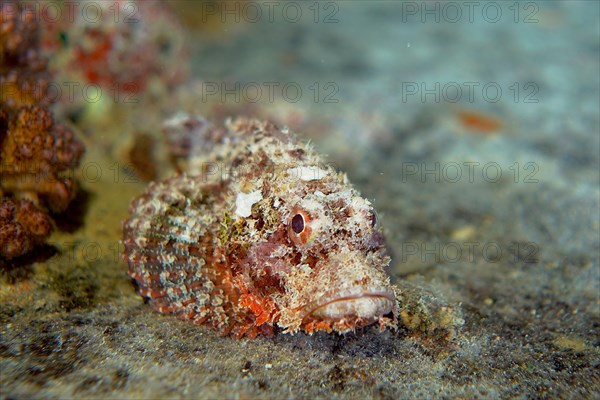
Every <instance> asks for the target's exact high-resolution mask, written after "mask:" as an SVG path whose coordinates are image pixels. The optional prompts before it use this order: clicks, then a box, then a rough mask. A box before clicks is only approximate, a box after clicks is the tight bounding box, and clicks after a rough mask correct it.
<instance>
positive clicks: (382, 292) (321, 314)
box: [302, 287, 396, 321]
mask: <svg viewBox="0 0 600 400" xmlns="http://www.w3.org/2000/svg"><path fill="white" fill-rule="evenodd" d="M395 305H396V295H395V294H394V292H392V291H391V290H389V289H387V288H384V287H372V288H364V287H355V288H350V289H346V290H343V291H338V292H333V293H329V294H325V295H324V296H322V297H321V298H319V299H318V300H316V301H314V302H312V303H309V304H307V305H306V306H305V307H303V308H302V311H303V312H304V315H303V317H302V320H303V321H305V320H307V319H309V318H316V319H319V320H340V319H344V318H353V319H360V320H364V321H374V320H377V319H378V318H380V317H382V316H384V315H386V314H389V313H390V312H392V311H393V310H394V307H395Z"/></svg>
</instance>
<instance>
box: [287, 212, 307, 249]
mask: <svg viewBox="0 0 600 400" xmlns="http://www.w3.org/2000/svg"><path fill="white" fill-rule="evenodd" d="M291 215H292V217H291V219H290V220H289V223H288V235H289V237H290V239H291V240H292V242H294V243H296V244H304V243H306V242H308V240H309V239H310V236H311V232H312V229H311V228H310V221H311V217H310V214H309V213H307V212H306V211H304V210H303V209H301V208H296V209H294V211H293V212H292V214H291Z"/></svg>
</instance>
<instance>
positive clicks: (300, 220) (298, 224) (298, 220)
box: [292, 214, 304, 234]
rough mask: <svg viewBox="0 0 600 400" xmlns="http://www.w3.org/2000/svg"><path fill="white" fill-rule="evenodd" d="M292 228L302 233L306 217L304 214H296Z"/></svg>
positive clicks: (297, 232)
mask: <svg viewBox="0 0 600 400" xmlns="http://www.w3.org/2000/svg"><path fill="white" fill-rule="evenodd" d="M292 230H293V231H294V232H295V233H296V234H300V233H302V231H303V230H304V217H303V216H302V214H296V215H294V218H292Z"/></svg>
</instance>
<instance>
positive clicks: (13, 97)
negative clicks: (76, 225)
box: [0, 2, 84, 260]
mask: <svg viewBox="0 0 600 400" xmlns="http://www.w3.org/2000/svg"><path fill="white" fill-rule="evenodd" d="M0 13H1V15H0V58H1V59H2V63H1V64H0V93H1V96H0V195H1V197H0V260H1V259H12V258H14V257H18V256H21V255H24V254H26V253H28V252H30V251H31V250H32V249H33V248H34V247H35V246H36V245H38V244H40V243H43V241H44V240H45V239H46V238H47V237H48V235H49V234H50V232H51V231H52V226H53V225H52V220H51V218H50V216H49V214H48V212H50V211H51V212H61V211H64V210H65V209H66V208H67V206H68V204H69V202H70V201H71V199H72V198H73V197H74V193H75V184H74V181H73V180H72V178H69V177H65V173H66V172H67V171H68V170H69V169H70V168H73V167H75V166H76V165H77V164H78V163H79V159H80V158H81V156H82V154H83V151H84V147H83V145H82V144H81V143H80V142H78V141H77V139H76V138H75V136H74V134H73V132H72V131H70V130H69V129H68V128H67V127H66V126H64V125H63V124H61V123H59V122H57V121H55V120H54V118H53V116H52V113H51V112H50V111H49V110H48V108H47V106H48V105H49V104H48V103H49V101H48V99H47V98H46V96H45V91H46V89H47V87H48V82H49V74H48V72H47V70H46V65H47V62H46V60H45V59H44V58H43V57H41V56H40V55H39V51H38V49H39V39H38V31H39V29H38V26H37V24H38V22H37V20H36V18H35V15H34V14H32V13H30V12H27V10H26V9H25V6H24V5H23V4H22V3H17V2H6V3H2V5H0Z"/></svg>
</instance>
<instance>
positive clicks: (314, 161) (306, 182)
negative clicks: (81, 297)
mask: <svg viewBox="0 0 600 400" xmlns="http://www.w3.org/2000/svg"><path fill="white" fill-rule="evenodd" d="M221 131H222V132H224V135H223V138H222V140H221V143H220V144H219V145H216V146H215V147H214V148H213V149H212V152H211V154H210V155H208V156H206V157H204V158H203V157H199V158H197V159H195V160H193V161H192V162H190V167H189V168H188V172H187V173H181V174H178V175H176V176H173V177H171V178H169V179H167V180H165V181H163V182H159V183H151V184H150V185H149V186H148V188H147V189H146V191H145V193H143V194H142V195H141V196H139V197H138V198H137V199H135V200H134V201H133V203H132V205H131V208H130V213H131V218H129V219H128V220H126V221H125V222H124V238H123V243H124V245H125V258H126V260H127V262H128V263H129V275H130V276H131V277H132V278H133V279H134V280H135V281H136V282H137V285H138V288H139V293H140V294H141V295H142V296H145V297H147V298H149V302H150V304H151V305H152V307H154V309H156V310H157V311H159V312H162V313H170V314H176V315H178V316H179V317H181V318H185V319H189V320H190V321H192V322H193V323H195V324H208V325H211V326H213V327H215V328H216V329H218V330H219V331H220V332H221V333H222V334H230V335H233V336H236V337H242V336H248V337H254V336H256V335H258V334H263V335H265V336H269V335H272V334H273V332H274V330H275V329H277V327H279V328H282V329H283V330H284V331H285V332H290V333H294V332H297V331H299V330H303V331H305V332H308V333H313V332H315V331H320V330H324V331H327V332H331V331H336V332H347V331H350V330H354V329H355V328H358V327H362V326H365V325H368V324H372V323H378V324H379V326H380V328H381V329H384V328H385V327H395V325H396V320H397V309H398V305H397V301H396V297H395V294H394V291H393V289H392V286H391V285H390V282H389V277H388V276H387V274H386V273H385V271H384V268H385V267H386V266H387V264H388V263H389V257H388V256H387V255H386V251H385V247H384V244H383V238H382V234H381V231H380V229H381V228H380V227H379V223H378V221H377V217H376V214H375V211H374V210H373V207H372V205H371V203H369V201H368V200H366V199H364V198H363V197H361V196H360V194H359V193H358V192H357V191H356V190H355V189H354V188H353V187H352V185H351V184H350V183H349V182H348V179H347V177H346V175H345V174H343V173H339V172H336V171H335V169H334V168H333V167H332V166H330V165H326V164H324V163H323V161H322V158H321V157H320V156H319V155H318V154H316V153H315V151H314V150H313V149H312V148H311V147H309V146H308V145H305V144H301V143H298V142H297V141H296V138H295V136H294V135H293V134H291V133H288V132H287V129H283V130H280V129H278V128H277V127H276V126H274V125H273V124H271V123H268V122H261V121H257V120H251V119H243V118H242V119H237V120H235V121H233V122H229V123H228V124H227V129H222V130H221Z"/></svg>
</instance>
